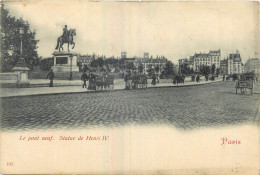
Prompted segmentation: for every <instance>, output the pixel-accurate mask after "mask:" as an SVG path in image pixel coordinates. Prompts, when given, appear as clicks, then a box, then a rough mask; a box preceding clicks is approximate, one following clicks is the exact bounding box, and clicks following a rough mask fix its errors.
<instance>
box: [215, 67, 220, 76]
mask: <svg viewBox="0 0 260 175" xmlns="http://www.w3.org/2000/svg"><path fill="white" fill-rule="evenodd" d="M216 74H217V77H218V76H219V74H220V68H217V69H216Z"/></svg>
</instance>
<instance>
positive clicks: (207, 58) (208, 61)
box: [190, 50, 221, 71]
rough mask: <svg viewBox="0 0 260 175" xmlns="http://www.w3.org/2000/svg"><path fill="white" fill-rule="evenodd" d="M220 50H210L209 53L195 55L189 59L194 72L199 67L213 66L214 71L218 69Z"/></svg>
mask: <svg viewBox="0 0 260 175" xmlns="http://www.w3.org/2000/svg"><path fill="white" fill-rule="evenodd" d="M220 60H221V50H210V51H209V53H195V54H194V56H191V57H190V61H191V64H192V67H193V70H194V71H199V70H200V67H201V66H209V67H211V66H212V65H213V64H215V66H216V69H217V68H219V67H220Z"/></svg>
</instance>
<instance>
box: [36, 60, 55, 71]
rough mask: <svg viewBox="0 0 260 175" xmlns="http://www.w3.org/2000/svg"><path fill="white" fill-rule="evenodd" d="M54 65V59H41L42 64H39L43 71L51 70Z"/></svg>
mask: <svg viewBox="0 0 260 175" xmlns="http://www.w3.org/2000/svg"><path fill="white" fill-rule="evenodd" d="M53 65H54V60H53V58H45V59H41V60H40V63H39V66H40V69H41V70H50V69H51V68H52V66H53Z"/></svg>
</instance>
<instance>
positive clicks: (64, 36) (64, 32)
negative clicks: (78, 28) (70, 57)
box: [62, 25, 69, 41]
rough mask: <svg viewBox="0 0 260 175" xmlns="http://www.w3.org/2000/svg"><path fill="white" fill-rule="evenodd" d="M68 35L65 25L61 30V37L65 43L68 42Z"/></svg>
mask: <svg viewBox="0 0 260 175" xmlns="http://www.w3.org/2000/svg"><path fill="white" fill-rule="evenodd" d="M68 34H69V31H68V28H67V25H65V27H64V28H63V34H62V37H63V38H65V40H66V41H68Z"/></svg>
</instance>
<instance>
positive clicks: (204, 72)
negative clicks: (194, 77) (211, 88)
mask: <svg viewBox="0 0 260 175" xmlns="http://www.w3.org/2000/svg"><path fill="white" fill-rule="evenodd" d="M200 73H201V74H202V75H205V76H208V75H209V74H210V67H209V66H204V65H203V66H200Z"/></svg>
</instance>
